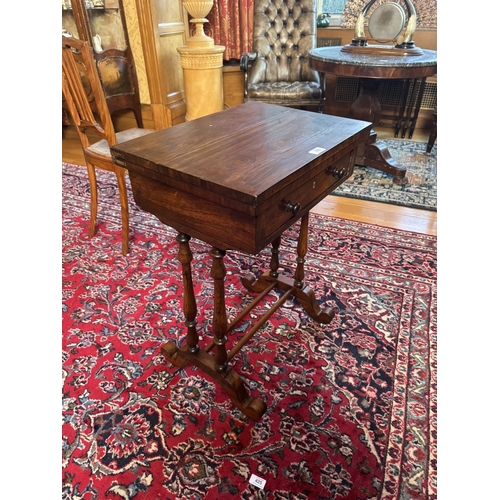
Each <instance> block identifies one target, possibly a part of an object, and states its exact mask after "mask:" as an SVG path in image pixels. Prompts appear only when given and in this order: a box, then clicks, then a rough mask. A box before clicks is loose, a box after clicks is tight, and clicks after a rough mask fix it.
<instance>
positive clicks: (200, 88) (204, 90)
mask: <svg viewBox="0 0 500 500" xmlns="http://www.w3.org/2000/svg"><path fill="white" fill-rule="evenodd" d="M224 50H225V47H224V46H222V45H214V46H212V47H206V48H191V47H189V41H188V46H187V47H178V48H177V51H178V52H179V54H180V56H181V66H182V70H183V74H184V92H185V96H186V121H190V120H194V119H196V118H200V117H201V116H205V115H210V114H212V113H216V112H218V111H222V110H223V109H224V92H223V85H222V54H223V52H224Z"/></svg>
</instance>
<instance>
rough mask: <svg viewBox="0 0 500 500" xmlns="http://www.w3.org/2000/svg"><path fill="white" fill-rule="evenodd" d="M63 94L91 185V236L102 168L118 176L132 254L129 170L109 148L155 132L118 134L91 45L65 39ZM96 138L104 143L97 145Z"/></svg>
mask: <svg viewBox="0 0 500 500" xmlns="http://www.w3.org/2000/svg"><path fill="white" fill-rule="evenodd" d="M62 91H63V96H64V99H65V100H66V105H67V106H68V109H69V112H70V114H71V118H72V119H73V122H74V124H75V127H76V130H77V132H78V137H79V138H80V142H81V144H82V148H83V155H84V157H85V162H86V163H87V171H88V174H89V183H90V229H89V235H90V237H91V238H92V237H93V236H94V235H95V232H96V220H97V182H96V175H95V169H96V168H101V169H103V170H109V171H111V172H114V173H115V174H116V178H117V182H118V191H119V194H120V205H121V216H122V253H123V255H125V254H127V253H128V246H129V216H128V198H127V188H126V184H125V174H126V170H125V169H123V168H121V167H119V166H117V165H115V164H114V163H113V160H112V158H111V153H110V151H109V147H110V146H113V145H115V144H117V143H120V142H124V141H127V140H129V139H133V138H135V137H139V136H141V135H145V134H150V133H152V132H154V130H148V129H144V128H131V129H128V130H124V131H122V132H117V133H115V130H114V128H113V122H112V120H111V114H110V112H109V109H108V106H107V105H106V99H105V97H104V92H103V89H102V87H101V82H100V80H99V76H98V75H97V69H96V65H95V62H94V59H93V55H92V50H91V49H90V45H89V42H85V41H82V40H77V39H76V38H72V37H66V36H63V37H62ZM96 135H97V137H100V138H101V139H100V140H98V141H95V136H96Z"/></svg>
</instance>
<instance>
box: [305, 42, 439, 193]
mask: <svg viewBox="0 0 500 500" xmlns="http://www.w3.org/2000/svg"><path fill="white" fill-rule="evenodd" d="M342 49H343V47H321V48H317V49H313V50H311V51H310V52H309V65H310V66H311V68H313V69H315V70H317V71H319V72H320V73H332V74H335V75H340V76H355V77H359V78H360V93H359V96H358V97H357V99H356V100H355V101H354V102H353V103H352V105H351V108H350V112H349V116H351V117H352V118H357V119H359V120H366V121H369V122H371V123H372V124H377V123H378V121H379V120H380V113H381V110H380V102H379V100H378V97H377V89H378V86H379V84H380V81H381V80H382V79H392V78H400V79H412V78H420V79H422V83H423V84H425V80H424V79H425V78H427V77H429V76H432V75H435V74H436V73H437V52H436V51H435V50H426V49H422V54H421V55H380V54H376V53H371V52H369V51H367V52H366V53H360V52H348V51H343V50H342ZM376 140H377V134H376V132H375V131H374V130H372V132H371V134H370V138H369V140H368V142H367V144H366V146H365V148H364V150H363V148H360V149H359V151H358V157H357V158H356V164H357V165H365V166H368V167H373V168H376V169H378V170H382V171H383V172H386V173H388V174H391V175H393V176H394V183H395V184H406V183H407V182H408V181H407V178H406V169H405V168H404V167H403V166H402V165H400V164H399V163H398V162H396V161H395V160H394V159H393V158H392V157H391V154H390V152H389V150H388V149H387V147H386V146H385V145H383V144H377V143H376Z"/></svg>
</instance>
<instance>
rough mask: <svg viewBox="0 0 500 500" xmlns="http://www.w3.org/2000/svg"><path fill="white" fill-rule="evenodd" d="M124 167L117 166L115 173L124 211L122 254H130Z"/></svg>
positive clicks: (122, 210)
mask: <svg viewBox="0 0 500 500" xmlns="http://www.w3.org/2000/svg"><path fill="white" fill-rule="evenodd" d="M125 172H126V170H125V169H124V168H121V167H118V166H116V169H115V174H116V178H117V180H118V192H119V194H120V206H121V212H122V254H123V255H127V254H128V243H129V220H128V196H127V184H126V182H125Z"/></svg>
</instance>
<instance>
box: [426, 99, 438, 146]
mask: <svg viewBox="0 0 500 500" xmlns="http://www.w3.org/2000/svg"><path fill="white" fill-rule="evenodd" d="M436 138H437V109H436V111H434V116H433V120H432V127H431V131H430V133H429V140H428V141H427V147H426V148H425V152H426V153H430V152H431V151H432V148H433V147H434V143H435V142H436Z"/></svg>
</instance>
